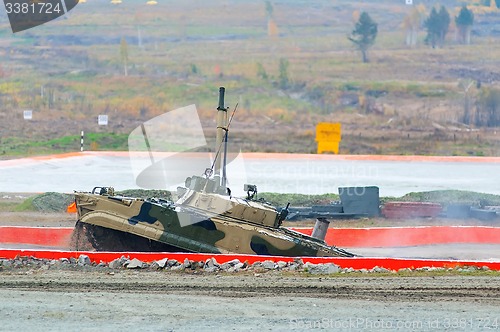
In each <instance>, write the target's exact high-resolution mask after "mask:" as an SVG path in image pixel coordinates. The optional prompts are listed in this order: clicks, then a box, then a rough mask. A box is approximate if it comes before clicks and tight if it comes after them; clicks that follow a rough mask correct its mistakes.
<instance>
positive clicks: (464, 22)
mask: <svg viewBox="0 0 500 332" xmlns="http://www.w3.org/2000/svg"><path fill="white" fill-rule="evenodd" d="M455 23H456V24H457V27H458V33H459V35H460V41H461V42H462V43H464V44H467V45H469V44H470V32H471V30H472V25H473V24H474V14H473V13H472V11H470V10H469V9H468V8H467V6H465V5H464V6H463V7H462V9H460V13H459V14H458V16H457V17H455Z"/></svg>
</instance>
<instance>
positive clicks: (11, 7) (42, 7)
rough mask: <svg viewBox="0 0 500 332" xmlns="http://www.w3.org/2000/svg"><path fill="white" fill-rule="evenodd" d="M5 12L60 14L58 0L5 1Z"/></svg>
mask: <svg viewBox="0 0 500 332" xmlns="http://www.w3.org/2000/svg"><path fill="white" fill-rule="evenodd" d="M5 9H6V10H7V14H54V13H56V14H60V13H61V12H62V11H63V9H62V8H61V4H60V2H56V3H51V2H32V3H28V2H5Z"/></svg>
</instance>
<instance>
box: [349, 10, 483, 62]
mask: <svg viewBox="0 0 500 332" xmlns="http://www.w3.org/2000/svg"><path fill="white" fill-rule="evenodd" d="M424 13H425V7H423V6H415V7H413V9H412V11H411V12H410V14H408V16H406V18H405V20H404V22H403V24H404V26H405V27H406V29H407V39H406V43H407V44H408V45H410V46H414V45H415V44H416V42H417V34H418V31H419V29H420V28H421V27H422V26H423V27H424V28H425V29H426V31H427V36H426V38H425V43H426V44H428V45H430V46H431V47H432V48H436V47H443V45H444V43H445V38H446V34H447V33H448V30H449V27H450V24H451V17H450V13H449V12H448V10H447V9H446V7H445V6H441V7H440V8H439V9H438V8H436V7H433V8H432V10H431V12H430V14H429V16H428V17H426V18H425V16H424ZM455 24H456V26H457V30H458V36H459V40H460V42H462V43H464V44H470V35H471V30H472V25H473V24H474V14H473V13H472V11H471V10H469V9H468V8H467V6H465V5H464V6H462V8H461V9H460V12H459V14H458V15H457V16H456V17H455ZM377 33H378V24H377V22H375V21H374V20H373V19H372V18H371V17H370V15H369V14H368V13H367V12H362V13H361V15H360V16H359V19H358V20H357V22H355V26H354V29H353V30H352V32H351V34H350V35H349V36H348V39H349V40H350V41H351V42H352V43H353V44H354V45H355V46H356V48H357V49H358V50H359V51H360V52H361V58H362V60H363V62H368V61H369V59H368V50H369V48H370V47H371V46H373V44H374V43H375V39H376V38H377Z"/></svg>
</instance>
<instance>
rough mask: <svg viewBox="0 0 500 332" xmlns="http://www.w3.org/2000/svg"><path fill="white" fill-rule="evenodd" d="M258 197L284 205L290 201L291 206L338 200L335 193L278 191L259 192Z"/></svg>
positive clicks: (274, 203) (276, 204)
mask: <svg viewBox="0 0 500 332" xmlns="http://www.w3.org/2000/svg"><path fill="white" fill-rule="evenodd" d="M258 197H259V198H263V199H264V200H266V201H267V202H269V203H270V204H271V205H274V206H286V205H287V204H288V203H290V205H291V206H309V205H321V204H329V203H331V202H333V201H337V200H339V195H337V194H322V195H304V194H280V193H261V194H259V195H258Z"/></svg>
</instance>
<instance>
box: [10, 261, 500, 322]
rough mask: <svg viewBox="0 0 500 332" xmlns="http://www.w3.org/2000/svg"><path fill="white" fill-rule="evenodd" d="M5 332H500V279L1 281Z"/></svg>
mask: <svg viewBox="0 0 500 332" xmlns="http://www.w3.org/2000/svg"><path fill="white" fill-rule="evenodd" d="M0 276H1V278H0V296H1V297H2V301H1V302H0V321H1V322H2V324H1V325H0V330H2V331H12V330H15V329H18V328H19V327H20V326H23V329H24V330H30V329H34V330H51V331H62V330H65V331H67V330H81V331H97V330H99V331H111V330H116V329H118V328H120V329H125V330H132V329H138V330H141V331H146V330H147V331H193V330H197V331H208V330H219V331H230V330H272V331H289V330H295V331H304V330H308V329H323V330H338V331H358V330H366V331H374V330H385V331H387V330H406V331H411V330H413V331H431V330H445V329H448V330H454V331H455V330H458V331H482V330H485V329H487V328H490V329H492V330H498V329H500V309H498V308H499V307H500V277H485V276H476V277H470V276H441V277H401V276H399V277H383V278H381V277H307V278H306V277H302V276H296V275H295V276H292V275H283V274H281V273H265V274H248V275H242V274H238V275H218V274H201V275H192V274H185V273H175V272H151V271H139V272H135V271H116V272H112V273H110V272H109V270H105V271H104V270H103V271H102V272H96V271H88V272H85V273H82V272H81V271H60V270H56V271H52V270H47V271H39V270H28V271H19V272H9V273H7V272H5V271H4V272H3V273H1V272H0Z"/></svg>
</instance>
